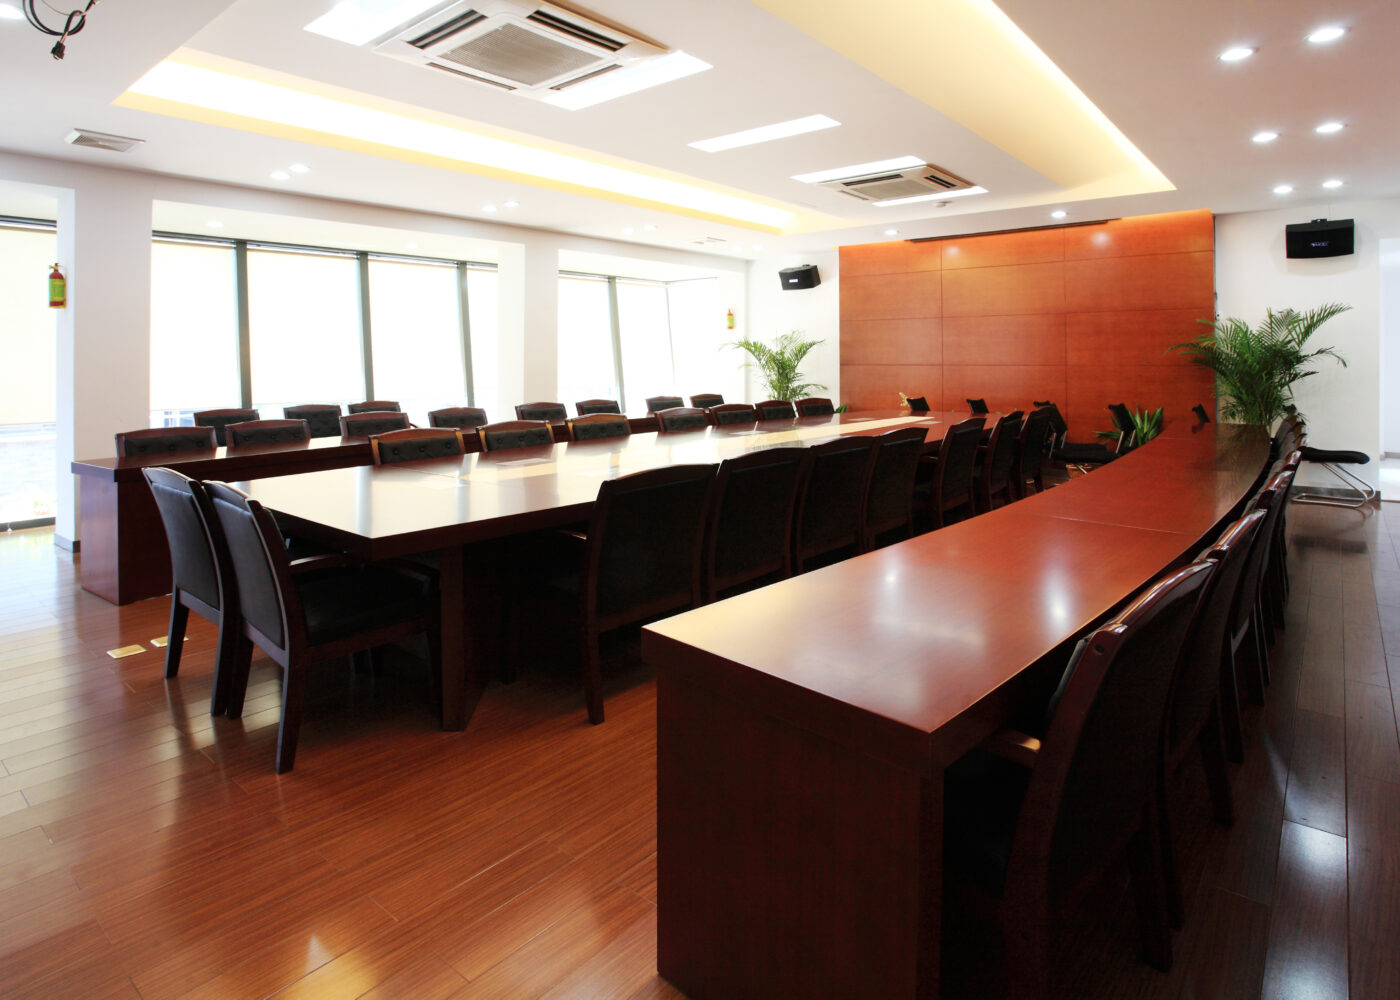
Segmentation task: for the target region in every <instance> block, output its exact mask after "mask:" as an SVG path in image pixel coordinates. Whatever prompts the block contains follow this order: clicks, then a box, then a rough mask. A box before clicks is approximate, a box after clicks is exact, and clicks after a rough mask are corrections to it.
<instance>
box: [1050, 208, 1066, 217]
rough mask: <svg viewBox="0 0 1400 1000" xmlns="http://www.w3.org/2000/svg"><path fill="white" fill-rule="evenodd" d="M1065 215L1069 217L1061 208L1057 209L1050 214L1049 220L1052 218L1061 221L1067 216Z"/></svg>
mask: <svg viewBox="0 0 1400 1000" xmlns="http://www.w3.org/2000/svg"><path fill="white" fill-rule="evenodd" d="M1067 215H1069V213H1068V212H1066V211H1065V210H1064V209H1063V208H1057V209H1055V211H1053V212H1051V213H1050V218H1052V219H1063V218H1064V217H1065V216H1067Z"/></svg>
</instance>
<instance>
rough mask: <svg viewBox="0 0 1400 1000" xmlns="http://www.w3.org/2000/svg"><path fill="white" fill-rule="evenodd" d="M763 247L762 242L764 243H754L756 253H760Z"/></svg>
mask: <svg viewBox="0 0 1400 1000" xmlns="http://www.w3.org/2000/svg"><path fill="white" fill-rule="evenodd" d="M762 249H763V244H762V243H755V244H754V245H753V250H754V253H758V252H759V251H760V250H762Z"/></svg>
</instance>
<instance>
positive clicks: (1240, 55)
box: [1220, 45, 1254, 62]
mask: <svg viewBox="0 0 1400 1000" xmlns="http://www.w3.org/2000/svg"><path fill="white" fill-rule="evenodd" d="M1252 55H1254V50H1253V49H1251V48H1246V47H1245V46H1243V45H1233V46H1231V47H1230V48H1228V49H1226V50H1225V51H1224V52H1222V53H1220V61H1221V62H1239V61H1240V60H1241V59H1248V58H1249V57H1250V56H1252Z"/></svg>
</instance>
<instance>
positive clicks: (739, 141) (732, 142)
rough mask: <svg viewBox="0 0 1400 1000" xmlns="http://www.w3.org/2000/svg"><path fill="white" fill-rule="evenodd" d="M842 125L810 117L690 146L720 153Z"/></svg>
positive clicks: (819, 117) (720, 136) (715, 138)
mask: <svg viewBox="0 0 1400 1000" xmlns="http://www.w3.org/2000/svg"><path fill="white" fill-rule="evenodd" d="M840 124H841V123H840V122H838V121H837V120H836V119H834V118H828V117H827V116H826V115H808V116H807V117H806V118H794V119H793V120H792V121H788V122H778V123H777V124H775V125H760V126H759V127H758V128H751V129H745V130H744V131H742V132H731V133H730V134H729V135H719V136H715V137H714V138H713V139H701V140H700V141H699V142H692V143H690V145H691V146H693V147H694V148H696V149H699V150H703V151H704V152H706V153H718V152H721V151H723V150H726V149H738V148H739V147H740V146H753V145H757V144H758V143H760V142H772V141H773V140H774V139H786V138H788V137H789V136H794V135H805V134H807V133H808V132H820V131H821V130H822V129H824V128H835V127H836V126H837V125H840Z"/></svg>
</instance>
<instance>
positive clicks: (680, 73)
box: [540, 52, 714, 111]
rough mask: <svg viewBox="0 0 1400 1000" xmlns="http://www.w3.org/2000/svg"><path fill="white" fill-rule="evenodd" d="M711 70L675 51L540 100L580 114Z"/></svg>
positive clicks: (577, 84)
mask: <svg viewBox="0 0 1400 1000" xmlns="http://www.w3.org/2000/svg"><path fill="white" fill-rule="evenodd" d="M707 69H714V67H713V66H711V65H710V64H709V63H707V62H705V60H703V59H696V58H695V57H694V56H690V55H686V54H685V53H684V52H672V53H671V54H670V55H666V56H658V57H657V58H655V59H644V60H640V61H638V62H636V63H633V64H632V65H631V66H624V67H622V69H618V70H613V71H612V72H611V73H604V74H603V75H602V76H596V77H594V78H593V79H592V80H589V81H587V82H585V83H576V84H574V85H573V86H572V87H569V88H567V89H565V90H558V91H555V92H554V93H552V94H549V95H547V96H545V97H541V98H540V100H541V101H543V102H544V103H545V104H552V105H554V106H555V107H556V108H563V109H565V110H566V111H578V110H579V109H580V108H591V107H593V105H595V104H602V103H603V102H604V101H611V100H613V99H615V98H618V97H624V96H626V95H627V94H635V93H637V92H638V91H639V90H649V89H650V88H652V87H659V86H660V85H661V84H663V83H670V82H671V81H672V80H679V79H681V78H682V77H687V76H693V75H694V74H696V73H703V72H704V71H705V70H707Z"/></svg>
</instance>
